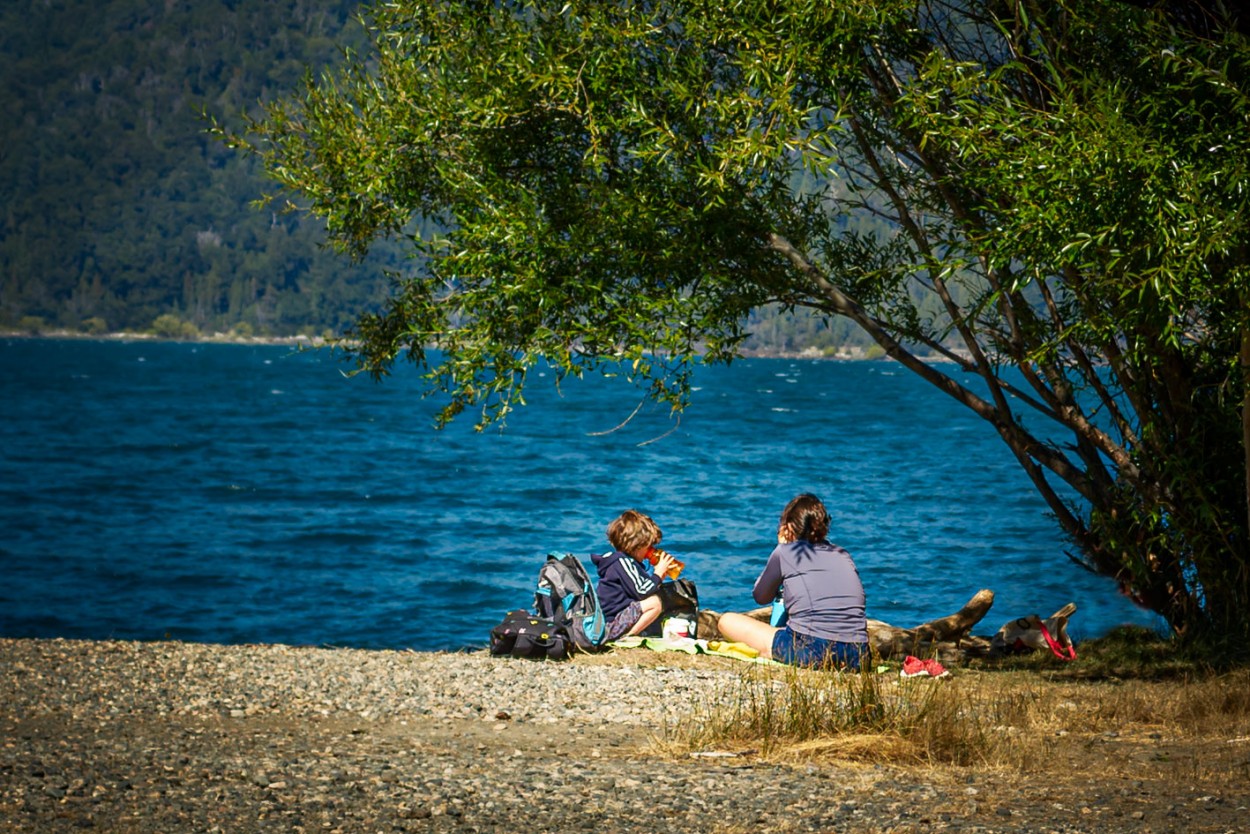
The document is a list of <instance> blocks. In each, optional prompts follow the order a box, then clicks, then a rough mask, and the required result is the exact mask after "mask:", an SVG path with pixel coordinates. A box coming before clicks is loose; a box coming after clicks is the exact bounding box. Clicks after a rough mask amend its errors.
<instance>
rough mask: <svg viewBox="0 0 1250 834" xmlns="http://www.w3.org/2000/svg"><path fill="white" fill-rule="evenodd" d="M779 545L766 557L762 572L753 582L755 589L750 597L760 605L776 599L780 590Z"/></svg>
mask: <svg viewBox="0 0 1250 834" xmlns="http://www.w3.org/2000/svg"><path fill="white" fill-rule="evenodd" d="M780 551H781V545H778V546H777V547H776V548H775V549H774V550H773V552H772V553H771V554H769V556H768V563H767V564H766V565H764V571H763V573H761V574H760V575H759V578H758V579H756V580H755V589H754V591H753V593H752V596H754V597H755V601H756V602H757V603H759V604H760V605H767V604H768V603H770V602H772V601H773V600H774V599H776V598H777V592H778V591H780V590H781V580H782V578H783V577H782V576H781V554H780Z"/></svg>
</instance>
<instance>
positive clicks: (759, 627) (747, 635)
mask: <svg viewBox="0 0 1250 834" xmlns="http://www.w3.org/2000/svg"><path fill="white" fill-rule="evenodd" d="M716 627H717V629H719V630H720V633H721V636H722V637H724V638H725V639H726V640H731V641H733V642H735V643H746V644H747V645H748V646H750V647H751V648H753V649H755V650H756V651H757V652H759V653H760V657H766V658H772V656H773V635H774V634H776V633H777V629H775V628H773V627H772V626H770V625H769V624H768V623H766V622H764V621H763V620H757V619H755V618H754V617H748V616H747V615H746V614H733V613H730V614H722V615H721V618H720V619H719V620H718V621H717V623H716Z"/></svg>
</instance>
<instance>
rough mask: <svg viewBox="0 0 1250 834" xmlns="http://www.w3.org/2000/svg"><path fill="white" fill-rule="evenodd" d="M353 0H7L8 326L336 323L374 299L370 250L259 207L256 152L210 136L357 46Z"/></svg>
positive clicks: (2, 290) (4, 189)
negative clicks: (332, 243) (348, 253)
mask: <svg viewBox="0 0 1250 834" xmlns="http://www.w3.org/2000/svg"><path fill="white" fill-rule="evenodd" d="M356 5H357V4H356V3H355V2H349V1H348V0H278V2H272V1H271V2H258V1H257V0H252V2H230V0H197V2H185V1H184V2H175V1H174V0H170V2H165V3H148V2H142V0H110V2H104V3H99V2H87V0H38V2H32V3H8V4H4V5H3V6H0V45H2V48H3V54H4V56H5V60H4V62H3V63H0V91H2V92H0V107H2V108H3V111H2V112H0V130H2V131H3V140H2V141H0V195H2V196H3V205H4V208H3V213H2V214H0V324H8V325H14V324H20V323H22V322H23V319H25V320H26V321H25V323H26V324H27V325H28V326H30V325H32V324H38V323H39V322H38V320H42V321H43V322H44V323H45V324H46V325H47V326H49V327H67V328H71V329H73V328H85V329H113V330H115V329H122V328H127V329H134V328H146V327H148V326H150V325H151V323H152V321H153V320H154V319H155V318H156V317H157V316H158V315H161V314H174V315H176V316H178V317H179V318H181V319H183V320H185V321H187V322H190V323H193V324H194V325H195V327H196V328H199V329H201V330H225V329H229V328H231V327H235V326H238V325H240V324H242V325H243V329H244V330H252V331H253V332H258V333H266V332H271V333H290V332H294V331H297V330H304V331H306V332H307V331H309V330H312V331H315V332H320V330H321V329H324V328H331V329H337V328H340V327H342V326H343V325H344V324H346V323H347V322H348V321H350V320H351V318H352V317H353V316H354V315H355V314H356V313H358V312H359V311H360V310H361V309H362V307H363V306H365V305H369V304H376V303H377V301H378V299H379V298H380V297H382V295H383V294H384V293H385V291H386V281H385V279H384V278H383V277H382V276H381V272H380V269H379V268H378V267H379V264H378V263H377V262H376V261H375V262H372V263H369V264H366V265H363V266H362V267H358V268H352V267H350V266H349V265H347V264H346V263H345V262H344V261H343V260H342V259H340V258H337V257H334V256H333V255H331V254H330V253H327V252H321V251H319V250H318V245H319V242H320V241H321V239H322V234H321V233H320V231H319V230H318V228H317V227H316V225H315V224H313V223H311V222H308V221H303V222H301V221H300V220H298V219H297V218H295V217H294V216H289V215H288V216H283V215H279V214H274V213H262V212H259V211H257V210H255V209H254V208H252V207H250V206H249V204H248V203H249V201H251V200H254V199H256V198H257V197H258V196H259V195H260V194H261V192H262V191H263V190H264V188H265V185H264V182H263V180H262V179H261V178H260V177H259V176H258V174H257V173H256V171H255V170H254V165H253V164H252V162H251V161H250V160H247V159H245V158H244V157H243V156H241V155H238V154H235V153H233V152H232V151H230V150H228V149H226V148H225V147H223V146H222V145H221V144H220V143H219V142H217V141H216V140H214V139H212V138H211V137H209V136H208V135H206V133H205V124H204V122H203V121H202V119H201V117H200V111H201V109H207V110H208V111H210V112H212V113H215V114H220V115H223V116H226V117H232V116H237V114H239V113H241V112H243V111H244V110H249V109H252V108H254V107H255V106H256V103H257V101H258V100H261V99H264V98H266V97H267V96H270V95H272V94H274V93H275V92H276V91H290V90H291V89H293V88H294V87H295V85H297V84H298V82H299V80H300V77H301V75H302V73H303V71H304V68H305V67H306V66H310V67H318V68H319V67H323V66H325V65H327V64H329V63H331V62H334V61H336V60H337V56H338V47H339V45H340V44H342V43H344V42H352V41H356V42H363V32H361V30H360V26H359V24H357V23H355V22H354V21H353V20H352V19H351V15H352V13H353V12H354V9H355V7H356Z"/></svg>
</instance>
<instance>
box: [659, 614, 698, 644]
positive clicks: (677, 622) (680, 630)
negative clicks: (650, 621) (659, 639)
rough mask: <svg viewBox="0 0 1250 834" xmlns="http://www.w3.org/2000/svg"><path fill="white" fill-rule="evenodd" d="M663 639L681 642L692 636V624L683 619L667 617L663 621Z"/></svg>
mask: <svg viewBox="0 0 1250 834" xmlns="http://www.w3.org/2000/svg"><path fill="white" fill-rule="evenodd" d="M663 633H664V639H665V640H682V639H684V638H687V637H693V636H694V624H693V623H691V622H690V621H689V620H687V619H686V618H685V617H669V618H668V619H667V620H665V621H664V632H663Z"/></svg>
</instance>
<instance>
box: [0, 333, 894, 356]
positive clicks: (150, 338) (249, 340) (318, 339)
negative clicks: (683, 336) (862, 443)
mask: <svg viewBox="0 0 1250 834" xmlns="http://www.w3.org/2000/svg"><path fill="white" fill-rule="evenodd" d="M0 338H4V339H65V340H77V341H101V342H185V343H187V344H220V345H287V346H290V347H312V348H322V347H329V346H331V343H330V342H329V341H328V340H326V339H325V338H324V337H322V336H305V335H303V334H297V335H294V336H241V335H238V334H236V333H211V334H205V335H201V336H197V337H195V338H190V339H177V338H171V337H168V336H159V335H157V334H155V333H136V332H131V331H124V330H123V331H117V332H113V333H81V332H78V331H75V330H45V331H43V332H40V333H30V332H28V331H22V330H0ZM741 357H742V358H743V359H816V360H821V361H834V362H866V361H867V362H870V361H873V360H886V361H889V357H888V356H884V355H882V356H869V355H868V353H867V351H866V350H865V349H864V348H862V347H859V346H858V345H855V346H846V347H841V348H838V349H837V350H836V351H835V352H833V353H828V352H826V351H825V350H822V349H820V348H815V347H809V348H804V349H803V350H797V351H790V350H776V351H774V350H745V351H743V352H742V354H741Z"/></svg>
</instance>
